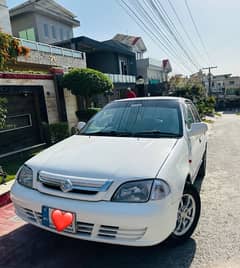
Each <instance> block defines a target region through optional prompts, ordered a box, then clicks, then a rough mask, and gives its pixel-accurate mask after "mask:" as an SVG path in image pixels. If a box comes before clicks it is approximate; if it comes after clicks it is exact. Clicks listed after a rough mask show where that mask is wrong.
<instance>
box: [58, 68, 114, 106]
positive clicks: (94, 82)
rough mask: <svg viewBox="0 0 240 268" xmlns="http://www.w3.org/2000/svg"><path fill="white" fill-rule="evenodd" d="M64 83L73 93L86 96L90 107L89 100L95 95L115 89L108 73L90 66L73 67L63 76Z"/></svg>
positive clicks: (87, 104)
mask: <svg viewBox="0 0 240 268" xmlns="http://www.w3.org/2000/svg"><path fill="white" fill-rule="evenodd" d="M62 83H63V87H65V88H67V89H69V90H71V92H72V94H74V95H78V96H82V97H84V99H85V104H86V108H88V107H89V100H90V98H91V97H92V96H93V95H95V94H101V93H104V92H106V91H110V90H112V89H113V84H112V82H111V80H110V79H109V78H108V77H107V76H106V75H104V74H103V73H101V72H99V71H96V70H93V69H89V68H87V69H79V68H76V69H72V70H71V71H70V72H69V73H67V74H65V75H64V76H63V81H62Z"/></svg>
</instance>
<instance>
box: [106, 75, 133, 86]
mask: <svg viewBox="0 0 240 268" xmlns="http://www.w3.org/2000/svg"><path fill="white" fill-rule="evenodd" d="M105 75H106V76H108V77H109V78H110V79H111V81H112V82H113V83H129V84H130V83H136V77H135V76H133V75H122V74H105Z"/></svg>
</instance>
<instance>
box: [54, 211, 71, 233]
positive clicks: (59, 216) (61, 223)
mask: <svg viewBox="0 0 240 268" xmlns="http://www.w3.org/2000/svg"><path fill="white" fill-rule="evenodd" d="M51 217H52V222H53V224H54V225H55V227H56V229H57V231H58V232H61V231H63V230H64V229H66V228H67V227H68V226H69V225H71V224H72V221H73V214H72V213H70V212H63V211H61V210H59V209H55V210H53V212H52V215H51Z"/></svg>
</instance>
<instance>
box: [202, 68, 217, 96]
mask: <svg viewBox="0 0 240 268" xmlns="http://www.w3.org/2000/svg"><path fill="white" fill-rule="evenodd" d="M202 69H203V70H208V91H209V95H210V96H212V81H211V69H217V66H210V67H206V68H202Z"/></svg>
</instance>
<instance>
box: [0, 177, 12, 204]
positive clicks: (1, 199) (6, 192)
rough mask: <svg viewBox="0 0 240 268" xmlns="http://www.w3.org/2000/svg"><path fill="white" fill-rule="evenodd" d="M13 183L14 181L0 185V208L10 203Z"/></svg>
mask: <svg viewBox="0 0 240 268" xmlns="http://www.w3.org/2000/svg"><path fill="white" fill-rule="evenodd" d="M13 183H14V180H12V181H10V182H7V183H5V184H1V185H0V207H3V206H5V205H7V204H9V203H11V202H12V201H11V198H10V190H11V187H12V185H13Z"/></svg>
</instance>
